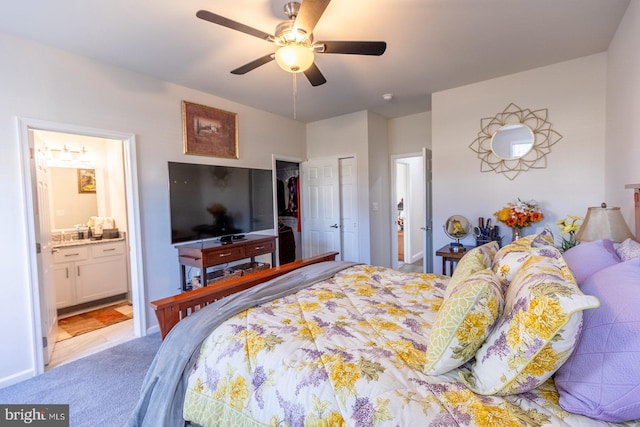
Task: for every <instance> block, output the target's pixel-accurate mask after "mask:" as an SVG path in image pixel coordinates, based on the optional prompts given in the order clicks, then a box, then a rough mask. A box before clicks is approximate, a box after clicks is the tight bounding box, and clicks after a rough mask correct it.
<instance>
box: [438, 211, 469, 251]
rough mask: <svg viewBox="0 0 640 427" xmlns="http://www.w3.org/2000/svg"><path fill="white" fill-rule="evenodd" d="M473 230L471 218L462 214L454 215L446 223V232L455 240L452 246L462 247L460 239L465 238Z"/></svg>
mask: <svg viewBox="0 0 640 427" xmlns="http://www.w3.org/2000/svg"><path fill="white" fill-rule="evenodd" d="M470 232H471V224H470V223H469V220H468V219H467V218H465V217H464V216H462V215H452V216H450V217H449V218H447V221H446V222H445V223H444V233H445V234H446V235H447V236H449V237H451V238H452V239H454V240H455V242H452V243H451V244H450V246H452V247H462V243H460V240H462V239H464V238H465V237H467V236H468V235H469V233H470Z"/></svg>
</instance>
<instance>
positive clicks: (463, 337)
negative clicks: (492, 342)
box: [424, 268, 503, 375]
mask: <svg viewBox="0 0 640 427" xmlns="http://www.w3.org/2000/svg"><path fill="white" fill-rule="evenodd" d="M502 306H503V297H502V290H501V288H500V282H499V281H498V278H497V277H496V275H495V274H494V273H493V271H491V269H490V268H485V269H484V270H482V271H478V272H476V273H474V274H471V275H470V276H469V277H468V278H467V279H466V280H464V281H463V282H462V283H460V284H459V285H458V286H456V287H455V289H453V290H452V291H451V294H450V295H449V296H448V297H447V298H446V299H445V300H444V303H443V304H442V307H441V308H440V311H438V315H437V317H436V320H435V322H434V324H433V327H432V328H431V336H430V337H429V345H428V347H427V362H426V364H425V368H424V372H425V373H427V374H429V375H440V374H444V373H445V372H448V371H450V370H451V369H454V368H457V367H458V366H460V365H462V364H464V363H465V362H467V361H468V360H469V359H471V358H472V357H473V356H474V355H475V354H476V351H477V350H478V348H479V347H480V346H481V345H482V343H483V342H484V340H485V339H486V338H487V336H488V335H489V333H490V332H491V330H492V329H493V327H494V326H495V324H496V320H497V319H498V316H500V314H501V313H502Z"/></svg>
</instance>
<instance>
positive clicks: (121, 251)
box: [53, 237, 129, 309]
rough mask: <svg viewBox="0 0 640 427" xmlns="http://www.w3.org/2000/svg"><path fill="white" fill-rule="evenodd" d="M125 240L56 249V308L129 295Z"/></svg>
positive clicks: (82, 242)
mask: <svg viewBox="0 0 640 427" xmlns="http://www.w3.org/2000/svg"><path fill="white" fill-rule="evenodd" d="M125 248H126V242H125V238H124V237H120V238H116V239H105V240H96V241H93V240H87V239H85V240H77V241H73V242H69V243H64V244H61V245H59V246H54V253H53V262H54V265H53V280H54V283H55V286H56V308H58V309H60V308H65V307H69V306H73V305H77V304H84V303H88V302H91V301H95V300H99V299H102V298H107V297H111V296H114V295H119V294H126V293H127V292H129V275H128V274H127V256H126V250H125Z"/></svg>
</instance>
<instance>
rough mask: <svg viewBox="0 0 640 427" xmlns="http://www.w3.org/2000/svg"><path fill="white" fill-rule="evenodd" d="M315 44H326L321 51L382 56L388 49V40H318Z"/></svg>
mask: <svg viewBox="0 0 640 427" xmlns="http://www.w3.org/2000/svg"><path fill="white" fill-rule="evenodd" d="M314 45H315V46H322V45H324V48H320V49H319V50H318V52H319V53H346V54H351V55H375V56H380V55H382V54H383V53H384V51H385V50H387V43H386V42H317V43H314Z"/></svg>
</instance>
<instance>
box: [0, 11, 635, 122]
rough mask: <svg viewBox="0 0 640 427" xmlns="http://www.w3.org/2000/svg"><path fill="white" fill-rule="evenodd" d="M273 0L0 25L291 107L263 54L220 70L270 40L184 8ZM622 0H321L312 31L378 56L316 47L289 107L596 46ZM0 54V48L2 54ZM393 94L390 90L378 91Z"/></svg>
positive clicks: (417, 94) (357, 106)
mask: <svg viewBox="0 0 640 427" xmlns="http://www.w3.org/2000/svg"><path fill="white" fill-rule="evenodd" d="M284 4H285V0H107V1H88V0H55V1H51V0H15V1H11V2H5V4H4V5H3V9H2V13H0V32H6V33H10V34H14V35H17V36H19V37H24V38H27V39H31V40H35V41H38V42H42V43H45V44H48V45H52V46H56V47H59V48H61V49H64V50H67V51H70V52H74V53H77V54H80V55H84V56H87V57H91V58H95V59H97V60H99V61H103V62H106V63H110V64H114V65H116V66H119V67H123V68H127V69H130V70H133V71H137V72H139V73H143V74H146V75H150V76H154V77H157V78H159V79H162V80H165V81H169V82H174V83H177V84H180V85H183V86H187V87H190V88H194V89H198V90H201V91H204V92H209V93H211V94H214V95H216V96H220V97H223V98H226V99H230V100H233V101H236V102H239V103H242V104H245V105H249V106H253V107H255V108H259V109H262V110H266V111H271V112H273V113H275V114H279V115H283V116H287V117H293V85H292V77H291V74H289V73H286V72H284V71H282V70H281V69H280V68H278V66H277V65H276V63H275V62H271V63H269V64H266V65H264V66H262V67H260V68H257V69H255V70H253V71H251V72H249V73H248V74H245V75H242V76H237V75H232V74H230V73H229V71H230V70H232V69H234V68H237V67H239V66H240V65H244V64H246V63H247V62H249V61H251V60H253V59H256V58H258V57H261V56H263V55H266V54H268V53H270V52H272V51H273V50H274V45H273V44H271V43H267V42H266V41H263V40H260V39H258V38H256V37H252V36H249V35H247V34H244V33H240V32H237V31H233V30H230V29H228V28H224V27H220V26H217V25H214V24H212V23H209V22H206V21H203V20H200V19H198V18H196V16H195V13H196V12H197V11H198V10H199V9H206V10H209V11H211V12H214V13H217V14H219V15H223V16H225V17H228V18H230V19H233V20H235V21H239V22H241V23H243V24H246V25H249V26H251V27H254V28H257V29H259V30H262V31H264V32H267V33H270V34H273V33H274V30H275V27H276V25H277V24H278V23H279V22H280V21H283V20H284V19H285V15H284V13H283V12H282V8H283V6H284ZM628 4H629V0H333V1H332V2H331V3H330V4H329V6H328V7H327V9H326V11H325V13H324V15H323V16H322V18H321V19H320V21H319V23H318V25H317V26H316V28H315V30H314V37H315V39H316V40H327V41H330V40H372V41H379V40H382V41H386V42H387V51H386V52H385V54H384V55H383V56H380V57H375V56H355V55H335V54H325V55H317V56H316V64H317V65H318V67H319V68H320V70H321V71H322V73H323V74H324V76H325V77H326V79H327V83H326V84H324V85H322V86H318V87H312V86H311V85H310V84H309V83H308V82H307V80H306V78H305V77H304V76H303V75H299V78H298V85H297V86H298V90H297V98H296V100H297V101H296V110H297V119H298V120H300V121H304V122H310V121H316V120H320V119H325V118H329V117H334V116H338V115H342V114H347V113H351V112H355V111H361V110H370V111H374V112H377V113H379V114H381V115H383V116H386V117H399V116H404V115H409V114H414V113H418V112H423V111H429V110H430V109H431V96H430V94H431V93H433V92H436V91H440V90H445V89H450V88H453V87H457V86H461V85H465V84H469V83H473V82H477V81H482V80H486V79H490V78H494V77H499V76H503V75H507V74H511V73H515V72H519V71H523V70H527V69H531V68H535V67H540V66H545V65H549V64H553V63H556V62H560V61H565V60H569V59H573V58H578V57H581V56H585V55H590V54H593V53H598V52H602V51H605V50H606V49H607V46H608V44H609V42H610V41H611V38H612V37H613V34H614V33H615V31H616V28H617V26H618V24H619V22H620V20H621V18H622V16H623V15H624V12H625V10H626V8H627V6H628ZM4 61H5V62H4V66H6V65H7V62H6V61H7V59H6V58H5V59H4ZM386 93H391V94H393V99H392V100H391V101H385V100H383V99H382V95H383V94H386Z"/></svg>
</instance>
